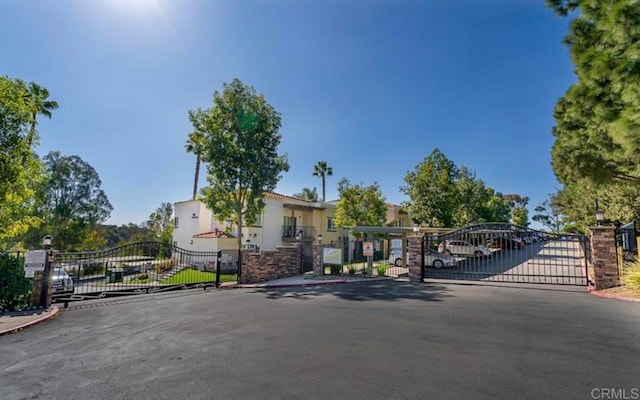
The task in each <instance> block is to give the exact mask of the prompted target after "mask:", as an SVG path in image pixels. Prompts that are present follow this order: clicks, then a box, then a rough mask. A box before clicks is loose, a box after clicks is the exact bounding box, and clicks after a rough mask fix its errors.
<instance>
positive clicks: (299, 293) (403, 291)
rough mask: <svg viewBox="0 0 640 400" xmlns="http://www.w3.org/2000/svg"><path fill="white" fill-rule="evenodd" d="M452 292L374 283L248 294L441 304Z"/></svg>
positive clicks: (388, 281)
mask: <svg viewBox="0 0 640 400" xmlns="http://www.w3.org/2000/svg"><path fill="white" fill-rule="evenodd" d="M450 291H451V290H450V289H448V288H447V287H446V286H443V285H439V284H429V285H425V284H424V283H420V282H407V281H396V280H392V279H379V280H378V279H377V280H372V281H361V282H351V283H346V284H332V285H318V286H296V287H288V288H262V289H256V290H254V291H252V292H250V293H255V294H261V295H264V296H265V297H266V298H267V299H270V300H275V299H283V298H287V299H296V300H312V299H314V298H318V297H320V296H334V297H337V298H340V299H343V300H349V301H398V300H417V301H428V302H431V301H442V300H443V299H444V298H446V297H450V296H452V295H451V294H450V293H448V292H450Z"/></svg>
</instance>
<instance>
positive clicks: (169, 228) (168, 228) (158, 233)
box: [145, 203, 174, 244]
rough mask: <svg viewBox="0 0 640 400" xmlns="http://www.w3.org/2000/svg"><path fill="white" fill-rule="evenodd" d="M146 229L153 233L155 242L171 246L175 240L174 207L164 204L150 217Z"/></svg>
mask: <svg viewBox="0 0 640 400" xmlns="http://www.w3.org/2000/svg"><path fill="white" fill-rule="evenodd" d="M145 225H146V227H147V228H148V229H149V230H150V231H151V232H152V233H153V236H154V238H155V240H158V241H160V242H163V243H168V244H171V241H172V240H173V227H174V224H173V205H172V204H171V203H162V204H160V207H158V208H157V209H156V210H155V211H154V212H152V213H151V215H149V219H148V220H147V222H146V224H145Z"/></svg>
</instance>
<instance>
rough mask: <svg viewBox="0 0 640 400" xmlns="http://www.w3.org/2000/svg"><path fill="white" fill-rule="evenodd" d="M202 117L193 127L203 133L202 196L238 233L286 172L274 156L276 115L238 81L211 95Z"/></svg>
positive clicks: (277, 127) (282, 162)
mask: <svg viewBox="0 0 640 400" xmlns="http://www.w3.org/2000/svg"><path fill="white" fill-rule="evenodd" d="M204 112H206V117H204V118H202V120H198V122H199V123H201V125H200V126H194V128H195V129H196V130H198V131H201V132H203V133H204V140H203V146H204V149H203V153H202V159H203V161H204V162H205V163H206V166H207V174H208V176H207V181H208V183H209V186H208V187H206V188H204V189H203V190H202V194H203V195H204V199H205V202H206V204H207V205H208V206H209V208H210V209H211V210H212V211H213V212H214V214H215V215H216V217H217V218H218V219H219V220H221V221H227V220H231V221H233V222H234V223H236V224H237V225H238V231H239V232H241V231H242V224H243V219H245V218H246V220H247V221H248V222H249V223H251V222H255V218H256V216H257V214H258V213H259V212H260V211H261V210H262V208H263V207H264V202H263V201H262V197H263V194H264V192H266V191H272V190H274V189H275V187H276V184H277V183H278V181H279V180H280V178H281V176H282V173H283V172H286V171H288V170H289V163H288V162H287V157H286V155H280V154H278V145H279V144H280V140H281V139H282V136H281V135H280V132H279V131H280V124H281V118H280V114H279V113H278V112H277V111H276V110H275V108H273V106H271V105H270V104H269V103H267V101H266V100H265V98H264V96H263V95H261V94H257V93H256V91H255V89H254V88H253V87H251V86H247V85H245V84H244V83H242V82H241V81H240V80H239V79H234V80H233V81H232V82H231V83H229V84H224V86H223V90H222V92H218V91H216V92H214V94H213V107H212V108H210V109H208V110H206V111H204ZM240 240H241V239H240V235H238V243H239V244H240Z"/></svg>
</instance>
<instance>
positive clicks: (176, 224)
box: [173, 217, 179, 228]
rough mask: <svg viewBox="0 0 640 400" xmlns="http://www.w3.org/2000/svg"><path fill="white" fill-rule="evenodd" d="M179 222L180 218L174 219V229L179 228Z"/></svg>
mask: <svg viewBox="0 0 640 400" xmlns="http://www.w3.org/2000/svg"><path fill="white" fill-rule="evenodd" d="M178 220H179V218H178V217H175V218H174V219H173V227H174V228H177V227H178Z"/></svg>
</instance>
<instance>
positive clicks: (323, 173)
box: [313, 161, 333, 201]
mask: <svg viewBox="0 0 640 400" xmlns="http://www.w3.org/2000/svg"><path fill="white" fill-rule="evenodd" d="M332 175H333V168H331V167H330V166H328V165H327V162H326V161H318V162H317V163H316V165H314V166H313V176H317V177H319V178H320V179H321V180H322V201H327V190H326V188H327V186H326V183H325V179H326V178H325V177H327V176H332Z"/></svg>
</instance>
